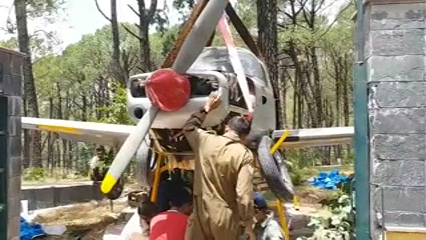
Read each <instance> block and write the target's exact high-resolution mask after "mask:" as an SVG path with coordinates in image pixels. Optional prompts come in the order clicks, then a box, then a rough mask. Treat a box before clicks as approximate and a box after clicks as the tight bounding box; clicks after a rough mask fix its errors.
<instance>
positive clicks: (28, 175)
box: [23, 168, 47, 181]
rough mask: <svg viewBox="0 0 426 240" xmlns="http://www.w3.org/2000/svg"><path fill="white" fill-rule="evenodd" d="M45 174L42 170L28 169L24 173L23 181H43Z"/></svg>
mask: <svg viewBox="0 0 426 240" xmlns="http://www.w3.org/2000/svg"><path fill="white" fill-rule="evenodd" d="M46 175H47V173H46V171H45V170H44V169H43V168H28V169H25V171H24V174H23V176H24V180H25V181H44V180H45V179H46V177H47V176H46Z"/></svg>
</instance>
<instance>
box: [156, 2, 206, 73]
mask: <svg viewBox="0 0 426 240" xmlns="http://www.w3.org/2000/svg"><path fill="white" fill-rule="evenodd" d="M208 1H209V0H200V1H198V2H197V4H196V5H195V7H194V9H193V10H192V11H191V15H190V16H189V18H188V20H187V21H186V23H185V25H184V26H183V28H182V30H181V31H180V33H179V36H178V38H177V40H176V43H175V44H174V46H173V49H172V51H170V52H169V54H168V55H167V58H166V60H164V62H163V65H161V68H171V67H172V65H173V63H174V62H175V60H176V56H177V54H178V53H179V51H180V49H181V47H182V44H183V42H184V41H185V39H186V37H187V36H188V33H189V32H190V31H191V29H192V27H193V26H194V23H195V21H197V18H198V17H199V16H200V13H201V12H202V11H203V9H204V7H205V6H206V4H207V2H208Z"/></svg>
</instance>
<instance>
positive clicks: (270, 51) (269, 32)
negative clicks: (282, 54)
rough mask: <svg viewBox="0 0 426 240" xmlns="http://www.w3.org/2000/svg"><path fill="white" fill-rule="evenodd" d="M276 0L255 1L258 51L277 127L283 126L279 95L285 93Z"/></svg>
mask: <svg viewBox="0 0 426 240" xmlns="http://www.w3.org/2000/svg"><path fill="white" fill-rule="evenodd" d="M277 14H278V8H277V0H257V28H258V45H259V50H260V52H261V54H262V56H263V57H264V61H265V64H266V66H267V67H268V70H269V78H270V79H271V82H272V85H273V89H274V97H275V100H276V103H275V106H276V115H277V126H276V127H278V128H282V127H283V126H284V119H283V110H282V109H281V106H282V104H281V101H280V99H281V97H280V94H281V93H283V92H284V91H285V89H282V86H283V84H282V83H281V81H280V79H279V75H278V62H277V53H278V42H277Z"/></svg>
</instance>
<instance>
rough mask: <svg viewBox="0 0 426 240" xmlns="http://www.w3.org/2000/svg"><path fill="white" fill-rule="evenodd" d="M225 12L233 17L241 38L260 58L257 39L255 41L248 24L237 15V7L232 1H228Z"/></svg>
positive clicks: (232, 19)
mask: <svg viewBox="0 0 426 240" xmlns="http://www.w3.org/2000/svg"><path fill="white" fill-rule="evenodd" d="M225 12H226V15H228V17H229V18H230V19H231V22H232V25H234V27H235V30H237V33H238V35H240V37H241V39H243V41H244V43H245V44H246V45H247V47H248V48H249V49H250V51H252V52H253V54H254V55H256V57H258V58H260V57H261V55H260V51H259V48H258V46H257V44H256V41H254V39H253V36H252V35H251V34H250V32H249V30H248V29H247V27H246V25H244V23H243V21H242V20H241V18H240V17H239V16H238V15H237V13H236V12H235V9H234V8H233V7H232V5H231V4H230V3H228V5H227V6H226V9H225Z"/></svg>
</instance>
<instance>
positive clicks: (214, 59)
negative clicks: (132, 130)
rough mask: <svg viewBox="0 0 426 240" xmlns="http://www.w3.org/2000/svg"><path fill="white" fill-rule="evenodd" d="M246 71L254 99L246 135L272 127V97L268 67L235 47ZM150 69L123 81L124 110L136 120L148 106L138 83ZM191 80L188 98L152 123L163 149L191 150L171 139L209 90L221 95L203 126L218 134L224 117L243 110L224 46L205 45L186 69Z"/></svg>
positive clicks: (274, 119) (144, 78)
mask: <svg viewBox="0 0 426 240" xmlns="http://www.w3.org/2000/svg"><path fill="white" fill-rule="evenodd" d="M237 52H238V55H239V57H240V60H241V63H242V65H243V68H244V72H245V74H246V78H247V82H248V85H249V91H250V97H251V99H252V101H254V103H255V107H254V109H255V112H254V115H253V125H252V131H251V132H250V135H253V134H257V133H259V132H264V131H271V130H274V129H275V127H276V115H275V114H276V112H275V99H274V94H273V89H272V84H271V82H270V79H269V76H268V71H267V69H266V67H265V65H264V64H263V63H262V61H260V59H258V58H257V57H256V56H255V55H254V54H253V53H252V52H250V51H248V50H246V49H244V48H237ZM150 74H151V73H145V74H140V75H135V76H132V77H131V78H130V79H129V81H128V84H127V89H128V90H127V95H128V98H127V99H128V111H129V113H130V116H131V117H132V119H133V121H134V122H135V123H136V122H138V121H139V119H141V118H142V116H143V114H144V113H145V112H146V111H147V109H149V107H150V106H151V101H150V100H149V99H148V97H147V96H146V94H145V90H144V88H143V86H142V87H140V83H142V85H143V82H144V81H145V80H146V79H147V78H148V77H149V76H150ZM185 74H186V75H187V76H188V77H189V79H190V83H191V97H190V100H189V102H188V103H187V104H186V105H185V106H184V107H183V108H181V109H180V110H178V111H175V112H160V113H159V114H158V116H157V118H156V119H155V121H154V123H153V124H152V131H151V134H155V135H157V137H156V139H158V141H159V143H160V145H161V146H162V147H164V148H166V151H171V152H173V151H175V152H180V153H183V152H191V149H190V147H189V145H188V143H187V142H186V140H185V139H173V138H172V136H174V135H175V134H176V133H178V132H179V131H181V129H182V127H183V125H184V124H185V122H186V121H187V120H188V118H189V117H190V115H191V114H192V113H194V112H195V111H197V110H198V109H200V108H201V107H203V106H204V104H205V102H206V99H207V97H208V95H209V94H210V93H211V92H212V91H219V92H221V95H222V104H221V106H220V107H219V108H218V109H216V110H215V111H212V112H211V113H210V114H209V115H208V116H207V119H206V121H205V122H204V125H203V127H204V128H208V129H213V130H215V131H217V132H218V134H220V133H221V132H220V131H221V130H222V129H223V123H224V122H225V121H226V120H227V118H229V117H231V116H234V115H240V114H247V106H246V104H245V101H244V99H243V97H242V93H241V91H240V88H239V86H238V83H237V80H236V74H235V72H234V70H233V68H232V65H231V63H230V60H229V55H228V51H227V48H226V47H206V48H204V50H203V52H202V53H201V54H200V55H199V56H198V58H197V60H196V61H195V62H194V63H193V65H192V66H191V67H190V69H189V70H188V71H187V72H186V73H185Z"/></svg>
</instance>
